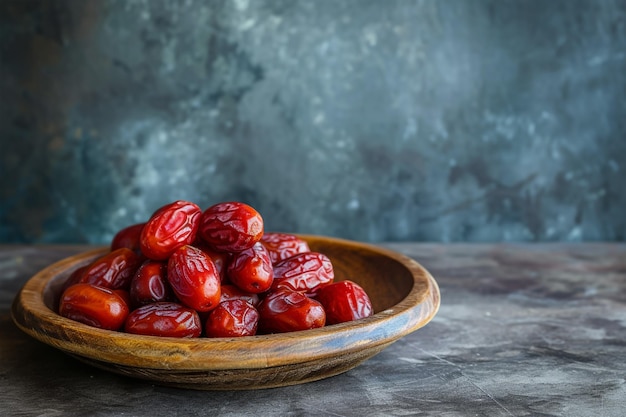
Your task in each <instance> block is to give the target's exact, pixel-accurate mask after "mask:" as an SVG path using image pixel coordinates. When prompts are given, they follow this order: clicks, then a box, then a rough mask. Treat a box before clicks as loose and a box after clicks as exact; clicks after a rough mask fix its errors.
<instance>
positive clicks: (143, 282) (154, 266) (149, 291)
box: [129, 261, 172, 307]
mask: <svg viewBox="0 0 626 417" xmlns="http://www.w3.org/2000/svg"><path fill="white" fill-rule="evenodd" d="M129 295H130V300H131V305H132V306H133V307H139V306H142V305H146V304H151V303H156V302H160V301H171V299H172V290H171V289H170V284H169V282H168V281H167V263H166V262H165V261H146V262H144V263H143V264H142V265H141V266H140V267H139V269H138V270H137V272H136V273H135V275H134V276H133V279H132V280H131V282H130V290H129Z"/></svg>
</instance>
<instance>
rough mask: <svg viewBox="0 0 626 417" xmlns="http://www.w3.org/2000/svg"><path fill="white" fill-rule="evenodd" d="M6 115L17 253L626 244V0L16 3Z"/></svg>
mask: <svg viewBox="0 0 626 417" xmlns="http://www.w3.org/2000/svg"><path fill="white" fill-rule="evenodd" d="M0 103H1V109H0V147H1V148H0V203H1V208H0V241H1V242H90V243H106V242H108V240H109V239H110V238H111V237H112V236H113V234H114V233H115V232H116V231H117V230H118V229H119V228H121V227H123V226H126V225H129V224H132V223H136V222H140V221H145V220H146V219H147V218H148V217H149V215H150V214H151V213H152V212H153V211H154V210H155V209H156V208H158V207H159V206H161V205H163V204H165V203H168V202H171V201H173V200H176V199H187V200H191V201H194V202H196V203H197V204H199V205H200V206H201V207H202V208H203V209H204V208H206V207H208V206H209V205H211V204H214V203H216V202H219V201H225V200H240V201H244V202H247V203H249V204H251V205H253V206H254V207H256V208H257V209H258V210H259V211H260V212H261V214H262V215H263V217H264V219H265V223H266V229H267V230H283V231H294V232H302V233H315V234H326V235H333V236H340V237H345V238H350V239H357V240H364V241H372V242H377V241H385V240H386V241H403V240H420V241H426V240H427V241H556V240H558V241H579V240H609V241H615V240H617V241H623V240H624V239H625V237H626V177H625V174H626V1H620V0H597V1H593V0H589V1H576V0H561V1H559V0H551V1H543V0H519V1H510V0H509V1H507V0H473V1H465V0H443V1H413V0H387V1H383V0H316V1H293V0H232V1H226V0H224V1H222V0H218V1H205V0H180V1H174V0H170V1H168V0H149V1H148V0H125V1H114V0H98V1H93V0H87V1H78V0H75V1H68V0H66V1H61V0H57V1H38V0H2V1H0Z"/></svg>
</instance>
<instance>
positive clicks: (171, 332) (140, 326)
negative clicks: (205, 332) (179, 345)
mask: <svg viewBox="0 0 626 417" xmlns="http://www.w3.org/2000/svg"><path fill="white" fill-rule="evenodd" d="M124 330H125V331H126V332H127V333H133V334H141V335H146V336H164V337H199V336H200V334H202V323H201V322H200V316H198V313H197V312H196V311H195V310H193V309H191V308H188V307H185V306H183V305H180V304H178V303H171V302H160V303H154V304H147V305H145V306H141V307H139V308H137V309H136V310H133V311H132V312H131V313H130V314H129V315H128V318H127V319H126V324H125V325H124Z"/></svg>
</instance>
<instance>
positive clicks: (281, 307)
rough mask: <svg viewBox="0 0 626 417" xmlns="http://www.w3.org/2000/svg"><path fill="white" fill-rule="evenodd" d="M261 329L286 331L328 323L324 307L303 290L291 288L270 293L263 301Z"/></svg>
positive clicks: (265, 330)
mask: <svg viewBox="0 0 626 417" xmlns="http://www.w3.org/2000/svg"><path fill="white" fill-rule="evenodd" d="M258 311H259V331H261V332H262V333H285V332H294V331H298V330H308V329H314V328H317V327H323V326H324V324H325V323H326V313H325V312H324V307H322V304H320V303H319V302H318V301H316V300H314V299H312V298H309V297H307V296H306V295H304V294H303V293H301V292H296V291H291V290H289V289H282V290H278V291H276V292H274V293H270V294H268V295H267V297H265V298H264V299H263V301H261V304H260V305H259V308H258Z"/></svg>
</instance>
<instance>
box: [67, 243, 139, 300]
mask: <svg viewBox="0 0 626 417" xmlns="http://www.w3.org/2000/svg"><path fill="white" fill-rule="evenodd" d="M140 262H141V259H140V258H139V255H137V254H136V253H135V252H133V251H132V250H130V249H128V248H119V249H116V250H114V251H113V252H109V253H107V254H106V255H103V256H101V257H99V258H97V259H96V260H95V261H93V262H92V263H91V264H89V265H88V266H87V267H86V268H85V269H84V271H83V273H82V275H81V277H80V279H79V280H78V281H79V282H83V283H88V284H93V285H97V286H100V287H106V288H111V289H113V290H115V289H120V288H123V289H127V288H128V286H129V285H130V281H131V279H132V278H133V275H134V274H135V271H137V268H138V267H139V265H140Z"/></svg>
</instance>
